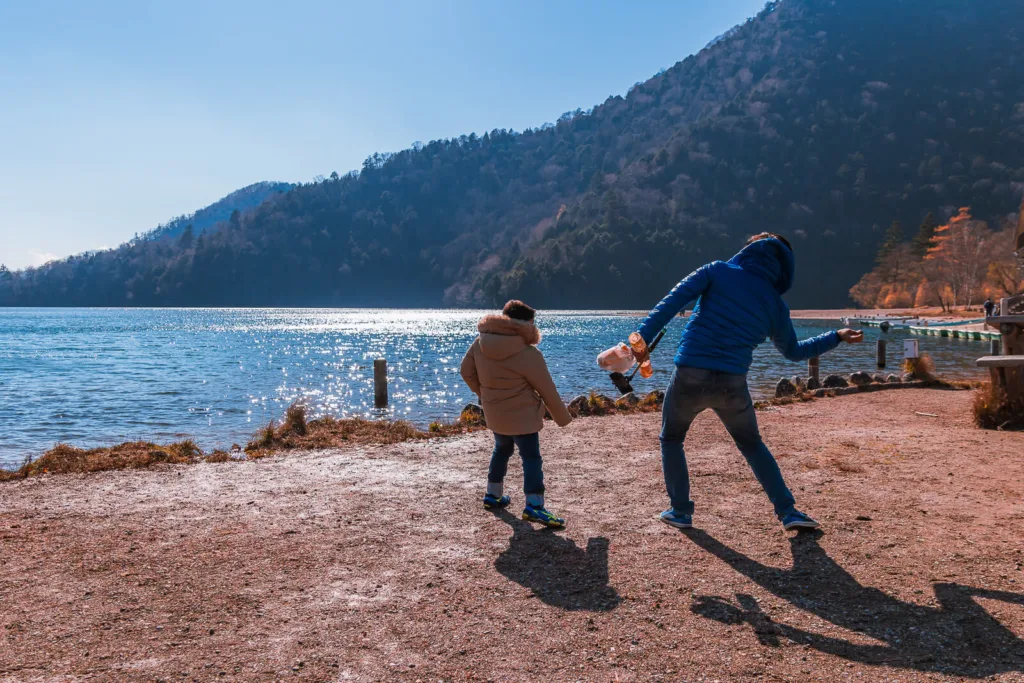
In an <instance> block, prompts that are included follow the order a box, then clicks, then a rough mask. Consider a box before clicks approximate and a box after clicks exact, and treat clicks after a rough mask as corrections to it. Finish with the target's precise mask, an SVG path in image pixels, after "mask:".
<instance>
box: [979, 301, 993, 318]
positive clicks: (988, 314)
mask: <svg viewBox="0 0 1024 683" xmlns="http://www.w3.org/2000/svg"><path fill="white" fill-rule="evenodd" d="M981 307H982V308H984V309H985V317H986V318H991V317H992V312H993V311H995V309H996V305H995V304H994V303H992V299H985V303H983V304H982V305H981Z"/></svg>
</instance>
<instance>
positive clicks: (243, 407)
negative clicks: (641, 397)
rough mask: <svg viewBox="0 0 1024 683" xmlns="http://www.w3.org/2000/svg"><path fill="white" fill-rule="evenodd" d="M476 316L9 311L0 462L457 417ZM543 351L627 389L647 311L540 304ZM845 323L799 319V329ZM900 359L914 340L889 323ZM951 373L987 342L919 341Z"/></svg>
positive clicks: (869, 359) (566, 392)
mask: <svg viewBox="0 0 1024 683" xmlns="http://www.w3.org/2000/svg"><path fill="white" fill-rule="evenodd" d="M480 315H481V312H480V311H412V310H403V311H396V310H333V309H330V310H326V309H320V310H297V309H247V310H235V309H231V310H224V309H217V310H213V309H159V310H153V309H144V310H139V309H0V465H6V466H10V465H13V464H16V463H18V462H20V461H21V459H22V458H24V456H25V455H27V454H33V455H38V454H39V453H41V452H42V451H44V450H46V449H47V448H49V447H51V446H53V445H54V444H55V443H57V442H66V443H72V444H75V445H79V446H96V445H109V444H112V443H117V442H120V441H125V440H128V439H146V440H152V441H158V442H163V441H168V440H173V439H179V438H182V437H192V438H195V439H196V441H197V442H198V443H199V445H200V447H202V448H204V449H210V448H213V447H228V446H230V445H231V444H232V443H239V444H243V445H244V443H245V442H246V440H247V438H248V437H249V436H251V435H252V434H253V433H254V432H255V431H256V429H257V428H258V427H259V426H261V425H263V424H265V423H266V422H268V421H269V420H271V419H278V418H280V417H281V415H282V414H283V412H284V409H285V408H286V407H287V406H288V405H289V404H290V403H292V402H293V401H295V400H302V401H303V402H305V403H306V404H307V405H308V406H309V407H310V410H311V412H312V413H313V414H314V415H320V414H325V413H329V414H332V415H336V416H353V415H363V416H379V417H385V416H386V417H399V418H406V419H409V420H412V421H413V422H416V423H418V424H421V425H425V424H427V423H429V422H430V421H432V420H434V419H451V418H453V417H455V416H457V415H458V413H459V412H460V410H461V408H462V407H463V405H465V404H466V403H467V402H469V401H470V400H471V399H472V398H473V395H472V394H471V393H470V391H469V389H468V388H467V387H466V386H465V385H464V384H463V382H462V380H461V378H460V377H459V374H458V370H459V363H460V361H461V359H462V355H463V353H464V352H465V350H466V348H467V347H468V345H469V344H470V342H471V341H472V340H473V338H474V337H475V335H476V322H477V320H478V319H479V317H480ZM538 324H539V325H540V327H541V329H542V330H543V332H544V341H543V342H542V343H541V347H540V348H541V349H542V350H543V351H544V354H545V356H546V357H547V360H548V364H549V367H550V368H551V373H552V375H553V377H554V378H555V382H556V384H557V385H558V388H559V390H560V391H561V392H562V395H563V397H564V398H565V399H566V400H569V399H571V398H572V397H573V396H575V395H577V394H580V393H584V392H588V391H590V390H592V389H596V390H599V391H603V392H605V393H608V394H609V395H615V393H616V392H615V389H614V387H613V386H612V385H611V383H610V382H609V381H608V378H607V375H606V374H605V373H603V372H601V370H600V369H599V368H598V367H597V365H596V363H595V360H594V359H595V357H596V355H597V353H598V352H600V351H602V350H603V349H605V348H607V347H609V346H611V345H612V344H614V343H615V342H617V341H620V340H624V339H625V338H626V336H627V335H628V334H629V332H631V331H632V330H634V329H635V328H636V325H637V319H636V317H635V316H630V315H624V314H612V313H607V312H586V311H581V312H551V313H541V314H540V315H539V316H538ZM837 324H838V321H835V322H832V323H829V322H828V321H805V322H798V323H797V330H798V333H799V334H800V335H801V336H802V337H806V336H810V335H813V334H817V333H819V332H822V331H825V330H828V329H834V328H835V327H836V326H837ZM682 326H683V321H682V320H676V321H675V322H673V324H672V325H671V327H670V328H669V333H668V336H667V337H666V341H665V342H664V344H663V345H662V347H660V348H659V349H658V350H657V351H656V352H655V354H654V365H655V373H656V374H655V375H654V377H653V378H652V379H651V380H646V381H645V380H641V379H639V378H637V380H635V381H634V386H635V387H636V388H637V391H647V390H650V389H653V388H663V387H664V386H665V384H666V383H667V381H668V376H669V373H670V372H671V370H672V356H673V354H674V350H675V344H676V341H677V339H678V337H679V333H680V332H681V330H682ZM865 334H866V337H867V342H868V343H865V344H863V345H860V346H856V347H854V346H846V345H844V346H842V347H840V349H839V350H837V351H835V352H833V353H832V354H829V355H827V356H825V357H824V358H822V361H821V372H822V376H824V375H825V374H827V373H829V372H842V373H848V372H850V371H852V370H855V369H865V370H872V369H873V367H874V343H873V342H874V340H875V339H877V338H878V336H879V334H881V333H880V332H879V331H878V330H865ZM886 337H887V338H888V339H890V340H892V341H890V358H891V359H893V360H892V361H891V362H890V366H893V365H895V364H896V358H897V355H898V354H899V353H900V351H899V349H900V348H901V346H902V345H901V344H900V343H899V341H900V340H901V339H902V338H903V335H902V334H901V333H898V332H890V333H889V334H888V335H886ZM918 339H919V341H920V344H921V349H922V351H927V352H928V353H930V354H931V355H932V356H933V358H934V359H935V361H936V365H937V367H938V369H939V373H940V374H941V375H943V376H946V377H963V376H980V373H978V371H977V370H976V369H975V368H974V361H975V359H976V358H977V357H979V356H981V355H984V354H985V352H986V350H987V343H984V344H983V343H979V342H969V341H960V340H952V339H942V338H933V337H920V338H918ZM378 357H385V358H387V359H388V362H389V369H390V376H391V381H392V384H391V387H390V393H391V407H390V409H389V410H387V411H383V412H382V411H375V410H374V409H373V359H374V358H378ZM795 374H804V367H803V366H802V365H801V364H795V363H789V362H787V361H786V360H785V359H783V358H782V357H781V356H780V355H779V354H778V352H776V351H775V349H774V348H773V347H772V346H771V344H766V345H764V346H762V347H761V348H760V349H758V351H757V352H756V354H755V356H754V365H753V367H752V368H751V373H750V383H751V387H752V389H753V391H754V393H755V394H757V395H760V396H767V395H770V394H771V393H772V390H773V388H774V385H775V382H777V381H778V379H779V377H782V376H792V375H795Z"/></svg>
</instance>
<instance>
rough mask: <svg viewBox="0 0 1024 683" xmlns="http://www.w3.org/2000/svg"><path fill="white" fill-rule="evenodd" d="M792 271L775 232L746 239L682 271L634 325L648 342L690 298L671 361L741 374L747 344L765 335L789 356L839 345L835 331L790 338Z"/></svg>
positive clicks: (750, 350) (746, 365)
mask: <svg viewBox="0 0 1024 683" xmlns="http://www.w3.org/2000/svg"><path fill="white" fill-rule="evenodd" d="M794 271H795V262H794V259H793V252H792V251H791V250H790V249H789V247H787V246H786V245H785V244H783V243H782V242H780V241H779V240H777V239H774V238H769V239H762V240H758V241H756V242H753V243H751V244H748V245H747V246H746V247H744V248H743V250H742V251H740V253H738V254H736V255H735V256H734V257H732V258H731V259H729V261H728V262H724V261H715V262H713V263H709V264H707V265H706V266H702V267H700V268H698V269H697V270H695V271H694V272H692V273H690V275H688V276H687V277H686V278H685V279H683V281H682V282H680V283H679V284H678V285H676V286H675V288H674V289H673V290H672V291H671V292H669V293H668V296H666V297H665V298H664V299H662V300H661V303H659V304H658V305H657V306H655V307H654V310H653V311H651V313H650V315H648V316H647V319H646V320H645V321H644V323H643V325H641V326H640V335H641V336H642V337H643V338H644V340H645V341H646V342H647V343H648V344H650V343H651V341H652V340H653V339H654V337H655V336H657V334H658V332H660V331H661V329H662V328H664V327H665V325H667V324H668V323H669V322H671V320H672V319H673V318H674V317H675V316H676V315H678V314H679V312H680V311H682V310H683V309H684V308H685V307H686V305H687V304H689V303H690V302H691V301H693V300H694V299H697V305H696V306H695V307H694V309H693V315H692V316H691V317H690V319H689V321H687V323H686V328H685V329H684V330H683V336H682V338H681V339H680V340H679V349H678V351H677V352H676V358H675V364H676V366H677V367H684V366H688V367H694V368H704V369H707V370H718V371H721V372H728V373H732V374H736V375H745V374H746V373H747V371H748V370H749V369H750V362H751V360H752V358H753V355H754V349H755V348H756V347H757V346H758V345H759V344H761V342H763V341H765V340H766V339H769V338H770V339H771V340H772V341H773V342H774V343H775V346H776V348H778V349H779V351H780V352H781V353H782V355H783V356H785V357H786V358H788V359H789V360H791V361H802V360H807V359H808V358H813V357H814V356H820V355H822V354H823V353H826V352H828V351H831V350H832V349H834V348H836V347H837V346H839V341H840V340H839V334H838V333H837V332H826V333H825V334H822V335H819V336H817V337H814V338H812V339H806V340H804V341H798V340H797V338H796V331H795V330H794V329H793V321H792V320H791V319H790V317H789V307H788V306H787V305H786V302H784V301H783V300H782V295H783V294H785V293H786V292H787V291H789V288H790V287H791V286H792V285H793V274H794Z"/></svg>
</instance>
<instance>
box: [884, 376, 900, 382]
mask: <svg viewBox="0 0 1024 683" xmlns="http://www.w3.org/2000/svg"><path fill="white" fill-rule="evenodd" d="M885 383H886V384H902V383H903V380H902V379H900V376H899V375H889V376H888V377H886V378H885Z"/></svg>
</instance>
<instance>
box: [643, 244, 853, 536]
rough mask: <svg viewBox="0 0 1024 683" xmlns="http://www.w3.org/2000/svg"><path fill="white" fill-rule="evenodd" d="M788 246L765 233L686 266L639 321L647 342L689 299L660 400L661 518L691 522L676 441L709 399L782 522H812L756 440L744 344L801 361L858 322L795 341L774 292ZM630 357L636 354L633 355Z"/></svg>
mask: <svg viewBox="0 0 1024 683" xmlns="http://www.w3.org/2000/svg"><path fill="white" fill-rule="evenodd" d="M793 272H794V258H793V249H792V247H791V246H790V244H789V242H787V241H786V240H785V239H784V238H782V237H779V236H778V235H775V234H772V233H768V232H765V233H761V234H760V235H755V236H754V237H751V238H750V240H749V241H748V242H747V246H745V247H744V248H743V250H742V251H740V253H738V254H736V256H734V257H733V258H732V259H731V260H730V261H728V262H722V261H715V262H713V263H709V264H707V265H705V266H702V267H700V268H698V269H697V270H695V271H694V272H693V273H691V274H690V275H688V276H687V277H686V278H685V279H684V280H683V281H682V282H680V283H679V284H678V285H676V287H675V288H674V289H673V290H672V291H671V292H669V294H668V296H666V297H665V298H664V299H662V301H661V303H659V304H658V305H657V306H656V307H655V308H654V310H653V311H651V313H650V315H648V316H647V319H646V320H645V321H644V323H643V324H642V325H641V326H640V329H639V333H640V336H642V337H643V339H644V341H645V342H646V343H647V344H650V343H651V340H653V339H654V337H655V336H656V335H657V334H658V332H659V331H660V330H661V329H662V328H664V327H665V325H667V324H668V323H669V322H670V321H671V320H672V319H673V318H674V317H675V316H676V314H677V313H679V312H680V311H682V310H683V309H684V307H685V306H686V305H687V304H689V303H690V302H691V301H693V300H694V299H697V305H696V306H695V307H694V309H693V315H692V316H691V317H690V319H689V321H688V322H687V323H686V328H685V329H684V330H683V336H682V339H681V340H680V342H679V348H678V351H677V352H676V357H675V365H676V370H675V373H674V375H673V377H672V381H671V384H670V385H669V389H668V393H667V394H666V396H665V406H664V408H663V409H662V428H661V464H662V470H663V472H664V475H665V486H666V488H667V489H668V497H669V500H670V501H671V503H672V507H671V508H669V509H668V510H665V511H664V512H663V513H661V520H662V521H663V522H665V523H666V524H669V525H671V526H674V527H677V528H680V529H689V528H690V527H691V526H692V523H693V509H694V505H693V501H692V500H690V473H689V471H688V469H687V467H686V456H685V454H684V452H683V440H684V439H685V438H686V432H687V431H688V430H689V428H690V425H691V424H692V423H693V420H694V418H696V417H697V415H699V414H700V413H701V412H703V411H704V410H706V409H708V408H711V409H712V410H714V411H715V413H716V414H717V415H718V417H719V419H720V420H721V421H722V423H723V424H724V425H725V428H726V429H727V430H728V431H729V434H730V435H731V436H732V438H733V440H734V441H735V442H736V446H737V447H739V450H740V452H741V453H742V454H743V456H744V457H745V458H746V459H747V463H748V464H749V465H750V468H751V469H752V470H753V471H754V476H756V477H757V480H758V481H759V482H760V483H761V486H762V487H763V488H764V490H765V493H767V494H768V498H769V499H770V500H771V502H772V504H773V505H774V506H775V514H776V515H777V516H778V518H779V520H780V521H781V522H782V524H783V526H784V527H785V528H786V529H787V530H788V529H814V528H817V527H818V526H819V524H818V523H817V522H816V521H814V520H813V519H811V518H810V517H809V516H808V515H806V514H804V513H802V512H800V511H799V510H797V509H796V501H795V500H794V499H793V494H792V493H790V491H789V489H788V488H787V487H786V483H785V481H783V478H782V472H781V471H780V470H779V466H778V463H776V462H775V458H774V457H772V454H771V453H770V452H769V451H768V448H767V447H766V446H765V445H764V442H763V441H762V440H761V434H760V432H759V431H758V427H757V415H756V414H755V412H754V404H753V401H751V398H750V391H749V390H748V389H747V371H748V370H749V369H750V363H751V359H752V356H753V352H754V349H755V348H756V347H757V346H758V345H759V344H761V343H762V342H763V341H765V339H766V338H769V337H770V338H771V339H772V341H773V342H774V343H775V346H776V348H778V349H779V351H780V352H782V355H783V356H785V357H786V358H788V359H789V360H791V361H802V360H807V359H808V358H813V357H815V356H820V355H822V354H823V353H826V352H828V351H831V350H832V349H834V348H836V347H837V346H838V345H839V343H840V342H843V341H845V342H849V343H856V342H860V341H862V340H863V338H864V335H863V334H862V333H861V332H860V331H859V330H851V329H842V330H838V331H835V332H826V333H825V334H822V335H819V336H817V337H814V338H813V339H807V340H805V341H798V340H797V337H796V332H795V330H794V329H793V322H792V320H790V315H789V307H788V306H786V304H785V302H784V301H783V300H782V295H783V294H785V293H786V292H787V291H788V290H789V288H790V286H791V285H792V284H793ZM639 355H640V357H639V358H637V360H638V361H642V360H644V356H645V354H642V353H641V354H639Z"/></svg>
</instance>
